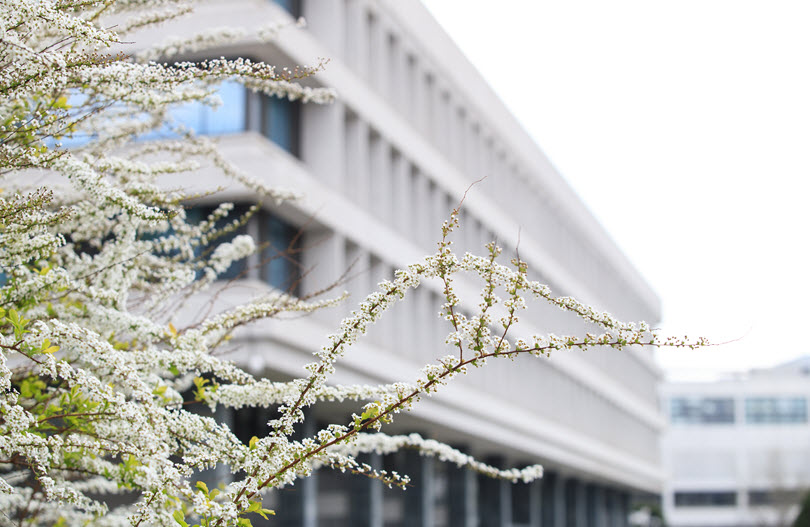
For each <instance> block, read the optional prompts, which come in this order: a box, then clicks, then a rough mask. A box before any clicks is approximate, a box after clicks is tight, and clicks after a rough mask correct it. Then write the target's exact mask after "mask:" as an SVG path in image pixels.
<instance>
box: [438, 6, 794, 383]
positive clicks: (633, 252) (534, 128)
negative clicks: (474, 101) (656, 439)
mask: <svg viewBox="0 0 810 527" xmlns="http://www.w3.org/2000/svg"><path fill="white" fill-rule="evenodd" d="M425 4H426V5H427V6H428V7H429V9H430V10H431V11H432V12H433V14H434V15H435V16H436V17H437V19H438V20H439V22H440V23H441V24H442V25H443V26H444V27H445V29H446V30H447V31H448V33H450V35H451V36H452V37H453V38H454V39H455V40H456V42H457V43H458V45H459V46H460V47H461V49H462V50H463V51H464V52H465V53H466V54H467V56H468V57H469V59H470V61H471V62H472V63H473V64H474V65H475V66H476V67H477V68H478V69H479V71H480V72H481V73H482V74H483V75H484V77H485V78H486V79H487V80H488V81H489V83H490V84H491V86H492V87H493V88H494V89H495V91H496V92H498V93H499V94H500V96H501V98H502V99H503V100H504V102H505V103H506V105H507V106H508V107H509V108H510V109H511V110H512V112H513V113H514V114H515V115H517V117H518V118H519V119H520V121H521V122H522V123H523V124H524V126H525V127H526V129H527V130H528V132H529V133H530V134H531V135H532V136H533V137H534V138H535V140H536V141H537V143H538V144H539V145H540V147H541V148H542V149H543V151H544V152H545V153H546V154H547V155H548V157H549V158H550V159H551V161H552V162H553V163H554V164H555V165H556V166H557V167H558V169H559V170H560V172H561V173H562V174H563V176H564V177H565V178H566V179H568V181H569V182H570V183H571V185H572V186H573V187H574V188H575V189H576V190H577V192H578V193H579V194H580V196H581V197H582V198H583V200H584V201H585V202H586V203H587V205H588V206H589V207H590V209H591V210H592V211H593V213H594V214H595V216H596V217H597V218H598V219H599V220H600V221H601V222H602V223H603V224H604V225H605V227H606V228H607V230H608V231H609V232H610V233H611V235H612V236H613V238H614V239H615V240H616V242H617V243H618V244H619V246H620V247H621V248H622V249H623V250H624V251H625V252H626V253H627V254H628V256H629V257H630V259H631V261H632V262H633V263H634V264H635V265H636V267H637V268H638V269H639V270H640V271H641V273H642V274H643V275H644V276H645V277H646V278H647V279H648V280H649V282H650V283H651V284H652V286H653V288H654V289H655V290H656V291H657V292H658V294H659V295H660V297H661V299H662V302H663V308H664V319H663V321H662V323H661V325H660V327H661V328H663V330H664V331H665V332H667V333H676V334H683V333H686V332H688V334H690V335H696V336H707V337H709V338H711V339H712V340H714V341H717V342H724V341H728V340H734V339H736V341H735V342H733V343H730V344H726V345H723V346H719V347H715V348H711V349H704V350H700V351H695V352H686V351H665V352H664V351H662V352H659V359H660V362H661V364H662V365H663V366H664V367H665V368H666V370H667V372H668V373H669V374H670V375H671V376H673V377H677V378H681V377H699V376H704V375H705V374H711V373H717V372H722V371H731V370H744V369H749V368H753V367H768V366H771V365H774V364H776V363H779V362H783V361H786V360H790V359H793V358H795V357H798V356H800V355H804V354H808V353H810V350H808V344H807V342H806V341H805V340H804V339H803V338H802V337H803V333H804V330H805V328H806V327H808V326H810V321H809V320H808V319H810V309H808V308H807V307H806V300H807V299H808V298H810V279H808V272H810V256H809V255H810V240H809V239H808V232H807V230H808V226H810V221H809V220H810V212H809V211H810V204H808V203H807V201H808V199H810V193H809V192H808V191H809V190H810V182H808V181H809V180H808V175H810V29H808V28H810V2H806V1H793V2H788V1H781V0H769V1H764V0H762V1H756V2H754V1H746V0H728V1H726V0H679V1H668V2H663V1H656V0H638V1H628V0H613V1H611V2H605V1H603V0H601V1H600V0H593V1H580V0H566V1H546V0H499V1H497V2H493V1H491V0H425Z"/></svg>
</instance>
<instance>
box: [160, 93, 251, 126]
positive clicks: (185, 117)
mask: <svg viewBox="0 0 810 527" xmlns="http://www.w3.org/2000/svg"><path fill="white" fill-rule="evenodd" d="M217 95H219V97H220V98H221V99H222V105H220V106H218V107H217V108H216V109H215V108H211V107H210V106H207V105H205V104H202V103H200V102H191V103H188V104H184V105H182V106H179V107H177V108H175V109H174V110H172V111H171V116H172V117H173V118H174V120H175V122H176V123H178V124H182V125H184V126H186V127H187V128H191V129H192V130H194V131H195V132H197V134H201V135H222V134H235V133H238V132H242V131H244V130H245V108H246V104H247V102H246V101H247V94H246V92H245V87H244V86H242V85H241V84H239V83H236V82H232V81H230V82H223V83H222V84H221V85H220V87H219V89H218V90H217Z"/></svg>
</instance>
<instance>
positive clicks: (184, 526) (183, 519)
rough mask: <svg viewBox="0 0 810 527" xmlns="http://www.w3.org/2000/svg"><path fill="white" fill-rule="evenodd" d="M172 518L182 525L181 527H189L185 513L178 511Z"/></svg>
mask: <svg viewBox="0 0 810 527" xmlns="http://www.w3.org/2000/svg"><path fill="white" fill-rule="evenodd" d="M172 518H174V521H176V522H177V523H179V524H180V526H181V527H188V523H186V515H185V514H183V511H181V510H180V509H177V510H176V511H174V512H173V513H172Z"/></svg>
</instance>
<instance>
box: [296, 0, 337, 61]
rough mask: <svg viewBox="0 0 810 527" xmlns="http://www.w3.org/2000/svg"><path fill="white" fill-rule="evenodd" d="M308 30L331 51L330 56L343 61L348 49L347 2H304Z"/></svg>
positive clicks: (333, 0) (331, 0) (329, 0)
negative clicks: (345, 6)
mask: <svg viewBox="0 0 810 527" xmlns="http://www.w3.org/2000/svg"><path fill="white" fill-rule="evenodd" d="M302 4H303V13H302V15H303V16H304V18H305V19H306V21H307V28H309V31H311V32H312V33H313V34H314V35H315V36H316V37H318V40H319V41H320V42H321V43H322V44H323V45H325V46H326V47H327V49H329V56H330V57H334V58H336V59H342V58H343V56H344V53H345V47H346V41H345V39H346V13H345V12H344V9H345V8H344V5H345V0H318V1H317V2H302Z"/></svg>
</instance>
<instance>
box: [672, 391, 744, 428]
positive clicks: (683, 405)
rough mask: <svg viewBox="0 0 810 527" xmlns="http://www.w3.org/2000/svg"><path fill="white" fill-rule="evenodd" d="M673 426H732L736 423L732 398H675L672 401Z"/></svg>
mask: <svg viewBox="0 0 810 527" xmlns="http://www.w3.org/2000/svg"><path fill="white" fill-rule="evenodd" d="M670 421H671V422H672V423H673V424H730V423H733V422H734V399H732V398H731V397H698V398H687V397H674V398H672V399H671V400H670Z"/></svg>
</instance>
